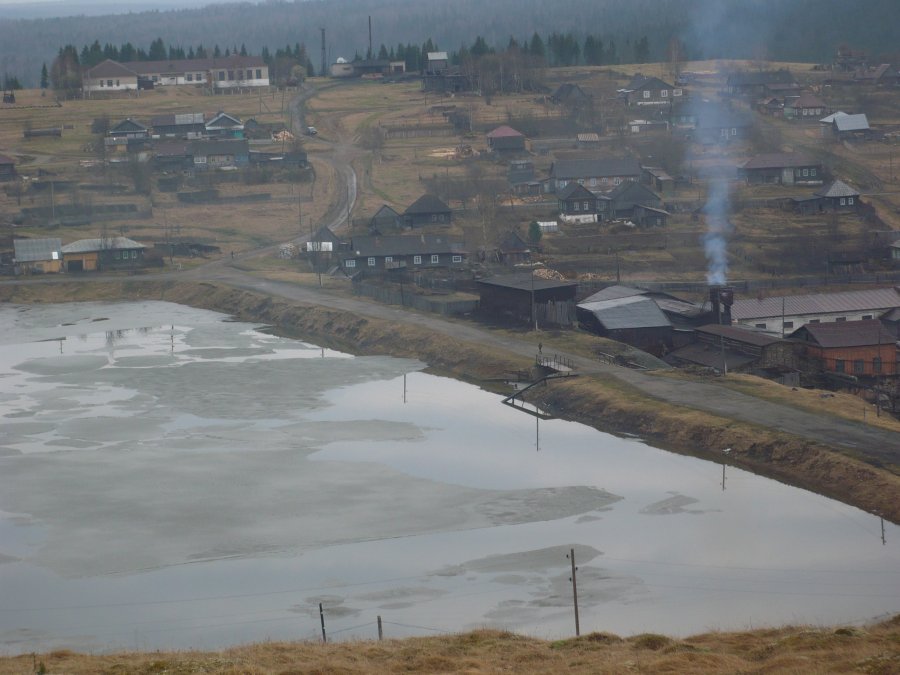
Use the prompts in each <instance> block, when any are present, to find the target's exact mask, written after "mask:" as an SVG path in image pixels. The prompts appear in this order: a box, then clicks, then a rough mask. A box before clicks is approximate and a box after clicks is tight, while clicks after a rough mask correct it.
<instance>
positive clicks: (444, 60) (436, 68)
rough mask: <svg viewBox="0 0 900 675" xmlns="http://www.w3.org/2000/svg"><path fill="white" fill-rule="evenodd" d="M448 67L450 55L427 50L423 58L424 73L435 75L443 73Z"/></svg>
mask: <svg viewBox="0 0 900 675" xmlns="http://www.w3.org/2000/svg"><path fill="white" fill-rule="evenodd" d="M449 67H450V57H449V56H448V54H447V52H428V55H427V58H426V60H425V73H426V74H427V75H437V74H440V73H444V72H446V71H447V69H448V68H449Z"/></svg>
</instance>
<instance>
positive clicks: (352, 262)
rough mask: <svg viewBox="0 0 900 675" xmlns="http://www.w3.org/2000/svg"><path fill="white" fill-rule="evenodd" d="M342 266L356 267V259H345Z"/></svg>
mask: <svg viewBox="0 0 900 675" xmlns="http://www.w3.org/2000/svg"><path fill="white" fill-rule="evenodd" d="M344 267H356V261H355V260H345V261H344Z"/></svg>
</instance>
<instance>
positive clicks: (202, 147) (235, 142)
mask: <svg viewBox="0 0 900 675" xmlns="http://www.w3.org/2000/svg"><path fill="white" fill-rule="evenodd" d="M191 148H192V149H193V152H194V155H195V156H197V155H199V156H201V157H203V156H206V155H247V154H249V152H250V145H249V144H248V143H247V141H246V140H245V139H243V138H229V139H226V140H221V141H194V142H193V143H192V144H191Z"/></svg>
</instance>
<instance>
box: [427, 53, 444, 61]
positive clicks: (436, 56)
mask: <svg viewBox="0 0 900 675" xmlns="http://www.w3.org/2000/svg"><path fill="white" fill-rule="evenodd" d="M428 60H429V61H446V60H447V52H428Z"/></svg>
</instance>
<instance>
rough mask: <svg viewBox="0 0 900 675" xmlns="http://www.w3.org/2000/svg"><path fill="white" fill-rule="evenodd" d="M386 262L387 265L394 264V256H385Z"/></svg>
mask: <svg viewBox="0 0 900 675" xmlns="http://www.w3.org/2000/svg"><path fill="white" fill-rule="evenodd" d="M384 262H386V263H392V262H394V256H392V255H389V256H385V258H384Z"/></svg>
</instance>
